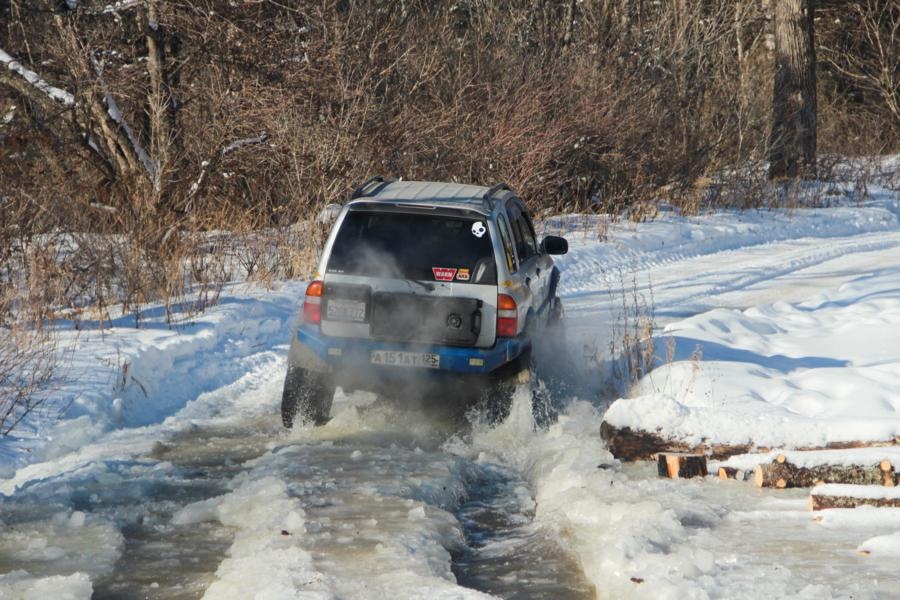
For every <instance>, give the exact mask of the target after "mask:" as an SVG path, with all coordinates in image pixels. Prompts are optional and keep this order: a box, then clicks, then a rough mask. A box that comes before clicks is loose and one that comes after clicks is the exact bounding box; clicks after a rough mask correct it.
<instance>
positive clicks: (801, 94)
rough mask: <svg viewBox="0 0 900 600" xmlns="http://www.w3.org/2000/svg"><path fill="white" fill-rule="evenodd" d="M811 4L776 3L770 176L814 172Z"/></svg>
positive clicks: (810, 1) (782, 0)
mask: <svg viewBox="0 0 900 600" xmlns="http://www.w3.org/2000/svg"><path fill="white" fill-rule="evenodd" d="M814 1H815V0H777V1H776V2H775V85H774V87H773V99H772V130H771V136H770V139H769V178H770V179H776V178H781V177H798V176H802V177H814V176H815V173H816V54H815V45H814V37H815V36H814V29H813V2H814Z"/></svg>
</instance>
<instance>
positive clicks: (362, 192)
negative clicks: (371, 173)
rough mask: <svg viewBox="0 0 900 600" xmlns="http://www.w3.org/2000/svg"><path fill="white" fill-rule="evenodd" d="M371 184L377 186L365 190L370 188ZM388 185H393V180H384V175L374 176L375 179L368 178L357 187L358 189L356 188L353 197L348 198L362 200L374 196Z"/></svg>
mask: <svg viewBox="0 0 900 600" xmlns="http://www.w3.org/2000/svg"><path fill="white" fill-rule="evenodd" d="M373 183H377V184H379V185H376V186H375V187H374V188H372V189H371V190H367V188H369V187H371V186H372V184H373ZM389 183H393V180H391V179H385V178H384V175H376V176H375V177H370V178H369V179H367V180H366V181H365V182H363V184H362V185H361V186H359V187H358V188H356V189H355V190H354V191H353V195H352V196H350V199H351V200H356V199H357V198H363V197H366V196H374V195H375V194H377V193H378V192H380V191H381V189H382V188H383V187H385V186H386V185H388V184H389Z"/></svg>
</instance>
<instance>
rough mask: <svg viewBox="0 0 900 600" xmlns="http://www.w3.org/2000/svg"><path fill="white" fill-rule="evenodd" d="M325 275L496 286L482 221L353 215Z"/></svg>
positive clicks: (338, 239) (346, 222)
mask: <svg viewBox="0 0 900 600" xmlns="http://www.w3.org/2000/svg"><path fill="white" fill-rule="evenodd" d="M327 271H328V272H329V273H341V274H346V275H363V276H368V277H390V278H401V279H419V280H425V281H456V282H465V283H478V284H485V285H487V284H491V285H496V284H497V266H496V263H495V262H494V248H493V245H492V244H491V235H490V232H489V231H488V230H487V223H486V221H485V220H484V219H477V218H467V217H450V216H443V215H427V214H407V213H394V212H374V211H358V210H357V211H351V212H349V213H348V214H347V216H346V218H344V222H343V223H342V225H341V229H340V231H339V232H338V235H337V237H336V238H335V241H334V246H333V247H332V249H331V257H330V258H329V259H328V268H327Z"/></svg>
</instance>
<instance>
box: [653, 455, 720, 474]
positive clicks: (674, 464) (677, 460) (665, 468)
mask: <svg viewBox="0 0 900 600" xmlns="http://www.w3.org/2000/svg"><path fill="white" fill-rule="evenodd" d="M656 461H657V462H656V468H657V471H658V472H659V476H660V477H668V478H669V479H690V478H691V477H706V475H707V474H708V472H707V470H706V457H705V456H703V455H702V454H685V453H683V452H660V453H659V456H658V457H657V459H656Z"/></svg>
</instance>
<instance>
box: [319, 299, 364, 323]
mask: <svg viewBox="0 0 900 600" xmlns="http://www.w3.org/2000/svg"><path fill="white" fill-rule="evenodd" d="M325 318H326V319H328V320H329V321H356V322H359V323H361V322H363V321H365V320H366V303H365V302H364V301H362V300H343V299H340V298H334V299H331V300H328V304H327V306H326V309H325Z"/></svg>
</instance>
